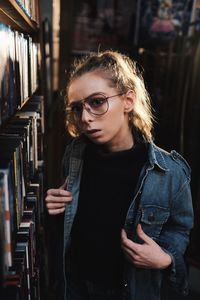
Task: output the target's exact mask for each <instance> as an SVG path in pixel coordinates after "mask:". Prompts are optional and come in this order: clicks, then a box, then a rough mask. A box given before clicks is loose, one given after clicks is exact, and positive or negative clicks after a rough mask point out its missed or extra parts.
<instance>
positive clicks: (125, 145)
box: [106, 131, 135, 152]
mask: <svg viewBox="0 0 200 300" xmlns="http://www.w3.org/2000/svg"><path fill="white" fill-rule="evenodd" d="M134 144H135V142H134V138H133V135H132V132H131V131H129V133H128V134H127V136H126V138H125V139H124V138H123V139H122V140H120V141H118V142H117V143H114V144H108V145H107V147H106V148H107V151H109V152H117V151H123V150H129V149H131V148H132V147H133V146H134Z"/></svg>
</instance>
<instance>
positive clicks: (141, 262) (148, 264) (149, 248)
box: [121, 224, 172, 269]
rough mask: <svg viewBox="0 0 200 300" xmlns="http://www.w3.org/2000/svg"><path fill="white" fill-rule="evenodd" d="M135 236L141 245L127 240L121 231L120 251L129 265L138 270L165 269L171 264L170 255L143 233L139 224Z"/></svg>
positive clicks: (123, 231) (124, 233)
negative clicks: (131, 264)
mask: <svg viewBox="0 0 200 300" xmlns="http://www.w3.org/2000/svg"><path fill="white" fill-rule="evenodd" d="M137 235H138V237H139V238H140V239H141V240H143V242H144V243H143V244H138V243H135V242H133V241H132V240H130V239H128V238H127V235H126V232H125V230H124V229H122V233H121V245H122V249H123V251H124V254H125V256H126V257H127V259H128V260H129V261H130V262H131V263H133V264H134V265H135V266H136V267H138V268H152V269H165V268H167V267H168V266H169V265H170V264H171V262H172V259H171V257H170V255H169V254H167V253H166V252H165V251H163V250H162V249H161V247H160V246H159V245H158V244H157V243H156V242H155V241H154V240H153V239H152V238H150V237H149V236H148V235H146V234H145V233H144V231H143V230H142V227H141V225H140V224H138V226H137Z"/></svg>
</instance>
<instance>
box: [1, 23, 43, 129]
mask: <svg viewBox="0 0 200 300" xmlns="http://www.w3.org/2000/svg"><path fill="white" fill-rule="evenodd" d="M0 39H1V40H2V41H3V42H4V44H3V47H2V46H1V47H0V62H1V64H0V124H1V123H3V122H5V120H6V119H7V118H8V117H10V116H11V115H13V114H14V113H15V112H16V110H17V109H20V108H21V107H22V105H23V104H24V103H25V102H26V101H27V100H28V98H29V97H30V96H31V95H32V94H33V93H34V92H35V91H36V90H37V87H38V65H39V62H38V50H39V49H38V47H39V46H38V43H35V42H33V40H32V37H30V36H28V35H25V34H23V33H19V32H18V31H13V30H11V29H10V28H9V27H8V26H6V25H4V24H2V23H0Z"/></svg>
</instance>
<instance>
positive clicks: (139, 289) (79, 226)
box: [46, 51, 193, 300]
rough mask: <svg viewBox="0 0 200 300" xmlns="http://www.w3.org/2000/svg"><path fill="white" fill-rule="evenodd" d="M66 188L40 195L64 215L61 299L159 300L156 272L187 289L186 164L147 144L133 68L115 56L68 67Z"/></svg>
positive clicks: (189, 218) (147, 112) (139, 82)
mask: <svg viewBox="0 0 200 300" xmlns="http://www.w3.org/2000/svg"><path fill="white" fill-rule="evenodd" d="M66 112H67V126H68V130H69V132H70V133H71V134H72V135H73V136H75V138H74V139H73V141H72V142H71V143H70V144H69V145H68V146H67V148H66V151H65V154H64V158H63V174H64V178H65V182H64V184H63V186H61V187H60V188H59V189H50V190H48V191H47V196H46V205H47V208H48V211H49V213H50V214H52V215H55V214H62V213H64V249H63V262H62V263H63V274H62V278H63V282H62V289H60V291H61V294H62V297H61V298H62V299H66V300H79V299H80V300H89V299H90V300H91V299H92V300H117V299H118V300H122V299H126V300H146V299H148V300H157V299H160V287H161V281H162V278H163V276H164V275H165V276H166V277H168V278H169V280H170V281H171V283H172V284H173V286H174V287H175V288H176V289H177V290H178V291H180V292H183V293H185V292H186V290H187V276H186V268H185V264H184V259H183V255H184V252H185V249H186V246H187V244H188V241H189V232H190V229H191V227H192V224H193V211H192V201H191V193H190V186H189V183H190V168H189V166H188V165H187V163H186V162H185V160H184V159H183V158H182V157H181V156H180V155H179V154H178V153H177V152H175V151H172V152H171V153H167V152H166V151H164V150H162V149H160V148H158V147H157V146H156V145H155V144H154V143H153V139H152V119H153V118H152V113H151V106H150V100H149V96H148V93H147V91H146V89H145V86H144V82H143V78H142V76H141V75H140V74H139V72H138V70H137V68H136V63H135V62H133V61H131V60H130V59H129V58H128V57H127V56H125V55H122V54H120V53H117V52H113V51H105V52H103V53H98V54H91V55H90V56H89V57H86V58H84V59H82V60H80V61H79V62H78V64H76V65H75V68H74V71H73V72H72V74H71V77H70V79H69V82H68V86H67V105H66Z"/></svg>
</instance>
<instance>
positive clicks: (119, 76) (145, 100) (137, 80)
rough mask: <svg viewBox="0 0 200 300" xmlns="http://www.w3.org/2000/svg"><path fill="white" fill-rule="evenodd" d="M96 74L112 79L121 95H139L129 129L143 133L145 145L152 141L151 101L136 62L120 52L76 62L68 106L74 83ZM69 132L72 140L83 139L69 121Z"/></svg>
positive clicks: (97, 54)
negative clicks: (81, 78) (85, 75)
mask: <svg viewBox="0 0 200 300" xmlns="http://www.w3.org/2000/svg"><path fill="white" fill-rule="evenodd" d="M93 71H98V72H100V73H101V75H102V76H105V78H106V79H110V81H111V84H112V85H113V86H114V87H116V88H117V89H118V90H119V92H122V93H126V92H127V91H129V90H132V91H133V92H134V93H135V98H136V101H135V105H134V109H133V110H132V111H131V112H129V126H130V127H131V128H132V129H136V130H137V131H139V133H140V134H142V136H143V139H144V140H145V141H151V140H152V129H153V114H152V108H151V103H150V97H149V94H148V92H147V90H146V88H145V84H144V79H143V77H142V74H141V73H140V72H139V70H138V68H137V65H136V62H135V61H133V60H131V59H130V58H129V57H128V56H126V55H124V54H121V53H119V52H116V51H104V52H99V53H91V54H90V55H89V56H85V57H83V58H81V59H79V60H77V61H75V63H74V65H73V70H72V72H71V74H70V77H69V81H68V84H67V89H66V101H67V102H68V98H67V96H68V89H69V87H70V84H71V83H72V81H73V80H74V79H76V78H78V77H80V76H82V75H83V74H86V73H88V72H93ZM67 128H68V131H69V133H70V134H71V135H72V136H77V135H79V132H78V129H77V128H76V126H75V125H74V124H72V123H70V122H69V121H68V120H67Z"/></svg>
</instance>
